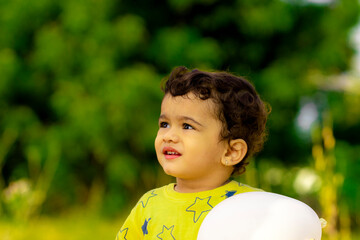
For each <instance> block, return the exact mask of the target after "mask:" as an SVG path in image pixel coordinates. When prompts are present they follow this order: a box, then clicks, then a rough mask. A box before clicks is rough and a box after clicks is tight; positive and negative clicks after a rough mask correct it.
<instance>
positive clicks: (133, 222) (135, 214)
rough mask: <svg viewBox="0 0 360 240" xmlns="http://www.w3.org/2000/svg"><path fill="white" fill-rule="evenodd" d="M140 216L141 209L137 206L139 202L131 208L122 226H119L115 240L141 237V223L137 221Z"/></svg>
mask: <svg viewBox="0 0 360 240" xmlns="http://www.w3.org/2000/svg"><path fill="white" fill-rule="evenodd" d="M140 216H141V209H140V208H139V204H137V205H136V206H135V207H134V208H133V209H132V210H131V213H130V215H129V216H128V217H127V219H126V220H125V222H124V224H123V226H122V227H121V228H120V231H119V232H118V234H117V235H116V240H123V239H143V234H142V231H141V224H140V221H139V217H140Z"/></svg>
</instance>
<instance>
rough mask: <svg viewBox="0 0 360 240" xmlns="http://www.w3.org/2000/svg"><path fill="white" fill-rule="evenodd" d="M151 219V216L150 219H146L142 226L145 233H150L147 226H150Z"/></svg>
mask: <svg viewBox="0 0 360 240" xmlns="http://www.w3.org/2000/svg"><path fill="white" fill-rule="evenodd" d="M150 220H151V218H149V219H148V220H146V219H145V221H144V224H143V225H142V227H141V230H142V232H143V234H144V235H145V234H148V233H149V232H148V230H147V226H148V223H149V221H150Z"/></svg>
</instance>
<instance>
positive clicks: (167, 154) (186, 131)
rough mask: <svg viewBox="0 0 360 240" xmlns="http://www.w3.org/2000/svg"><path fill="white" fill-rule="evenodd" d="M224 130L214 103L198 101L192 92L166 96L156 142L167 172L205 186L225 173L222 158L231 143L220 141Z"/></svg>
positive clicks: (158, 154) (157, 150)
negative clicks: (185, 94)
mask: <svg viewBox="0 0 360 240" xmlns="http://www.w3.org/2000/svg"><path fill="white" fill-rule="evenodd" d="M221 129H222V123H221V121H220V120H219V119H218V118H217V117H216V115H215V104H214V103H213V102H212V101H211V100H201V99H198V98H197V97H195V95H194V94H192V93H190V94H188V95H187V96H185V97H183V96H178V97H173V96H171V95H170V94H167V95H165V97H164V99H163V102H162V104H161V115H160V118H159V131H158V134H157V137H156V139H155V149H156V155H157V158H158V160H159V163H160V164H161V166H162V168H163V169H164V171H165V173H166V174H168V175H171V176H174V177H176V178H177V179H179V178H180V179H182V180H192V181H200V182H202V183H203V182H204V183H206V182H207V181H211V180H212V179H213V178H216V177H217V176H218V175H217V174H223V171H224V167H223V165H222V163H221V159H222V157H223V156H224V154H225V152H226V150H227V146H228V144H227V141H224V140H220V131H221Z"/></svg>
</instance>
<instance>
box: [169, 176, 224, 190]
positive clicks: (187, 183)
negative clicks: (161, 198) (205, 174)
mask: <svg viewBox="0 0 360 240" xmlns="http://www.w3.org/2000/svg"><path fill="white" fill-rule="evenodd" d="M228 182H230V180H229V179H228V178H226V179H219V180H217V181H213V182H211V183H209V182H206V183H204V182H202V181H199V180H188V179H181V178H176V185H175V191H177V192H180V193H195V192H202V191H208V190H212V189H215V188H218V187H221V186H223V185H225V184H227V183H228Z"/></svg>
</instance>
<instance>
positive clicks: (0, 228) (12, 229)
mask: <svg viewBox="0 0 360 240" xmlns="http://www.w3.org/2000/svg"><path fill="white" fill-rule="evenodd" d="M122 222H123V221H122V219H116V220H109V219H105V218H103V217H99V216H95V215H89V214H86V213H83V212H77V213H71V214H67V215H64V216H60V217H39V218H37V219H33V220H31V221H29V222H27V223H19V222H14V221H11V222H10V221H5V220H0V240H25V239H26V240H29V239H34V240H35V239H36V240H63V239H67V240H83V239H84V240H85V239H86V240H89V239H115V237H116V234H117V232H118V230H119V229H120V227H121V225H122Z"/></svg>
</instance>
